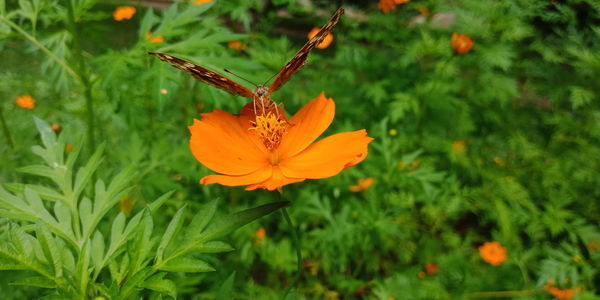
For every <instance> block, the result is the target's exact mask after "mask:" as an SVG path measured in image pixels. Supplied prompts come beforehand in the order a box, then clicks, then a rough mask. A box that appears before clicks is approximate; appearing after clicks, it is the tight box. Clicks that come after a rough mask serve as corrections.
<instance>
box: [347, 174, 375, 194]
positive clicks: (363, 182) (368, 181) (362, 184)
mask: <svg viewBox="0 0 600 300" xmlns="http://www.w3.org/2000/svg"><path fill="white" fill-rule="evenodd" d="M374 182H375V179H373V178H371V177H369V178H365V179H359V180H358V183H357V184H356V185H352V186H350V187H348V190H350V191H351V192H355V193H357V192H362V191H364V190H366V189H368V188H369V187H370V186H371V185H373V183H374Z"/></svg>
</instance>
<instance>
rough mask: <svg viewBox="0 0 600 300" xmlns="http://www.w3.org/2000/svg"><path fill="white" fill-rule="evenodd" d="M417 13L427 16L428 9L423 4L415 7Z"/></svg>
mask: <svg viewBox="0 0 600 300" xmlns="http://www.w3.org/2000/svg"><path fill="white" fill-rule="evenodd" d="M416 9H417V10H418V11H419V13H420V14H421V16H424V17H427V16H429V9H428V8H427V7H425V6H419V7H417V8H416Z"/></svg>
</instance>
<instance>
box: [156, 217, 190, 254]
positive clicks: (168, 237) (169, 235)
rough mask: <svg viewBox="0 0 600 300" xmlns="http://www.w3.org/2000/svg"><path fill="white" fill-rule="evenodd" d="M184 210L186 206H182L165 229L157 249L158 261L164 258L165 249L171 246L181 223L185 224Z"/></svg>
mask: <svg viewBox="0 0 600 300" xmlns="http://www.w3.org/2000/svg"><path fill="white" fill-rule="evenodd" d="M184 210H185V206H184V207H182V208H180V209H179V210H178V211H177V212H176V213H175V215H174V216H173V219H172V220H171V222H170V223H169V226H167V230H165V233H164V234H163V236H162V239H161V240H160V244H159V245H158V249H157V250H156V259H157V261H158V262H161V261H162V260H163V254H164V252H165V249H166V248H167V247H168V246H169V244H170V243H171V241H172V240H173V237H174V236H175V234H176V233H177V232H178V231H179V229H181V224H183V218H182V215H183V212H184Z"/></svg>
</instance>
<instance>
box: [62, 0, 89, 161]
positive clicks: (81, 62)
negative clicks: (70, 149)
mask: <svg viewBox="0 0 600 300" xmlns="http://www.w3.org/2000/svg"><path fill="white" fill-rule="evenodd" d="M67 13H68V15H67V17H68V18H67V21H68V22H67V25H68V27H69V31H70V32H71V35H72V36H73V56H74V57H75V59H76V60H77V62H78V72H77V73H79V77H80V78H81V84H82V85H83V94H84V97H85V106H86V110H87V123H88V124H87V125H88V126H87V127H88V133H87V139H88V149H89V150H90V151H89V153H90V156H91V155H92V154H93V153H94V149H96V140H95V121H94V101H93V98H92V87H91V84H90V80H89V77H88V74H87V68H86V64H85V58H84V57H83V54H82V51H81V43H80V41H79V32H78V31H77V24H76V21H75V10H74V9H73V2H72V0H68V1H67Z"/></svg>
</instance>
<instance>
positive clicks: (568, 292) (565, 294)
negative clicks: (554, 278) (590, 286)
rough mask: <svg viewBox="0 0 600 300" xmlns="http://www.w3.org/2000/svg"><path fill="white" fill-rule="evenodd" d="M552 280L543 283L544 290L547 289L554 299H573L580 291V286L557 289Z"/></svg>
mask: <svg viewBox="0 0 600 300" xmlns="http://www.w3.org/2000/svg"><path fill="white" fill-rule="evenodd" d="M552 284H553V282H549V283H548V284H546V285H544V290H546V291H548V293H550V294H551V295H552V296H554V297H555V298H556V299H573V297H575V294H576V293H579V292H581V288H570V289H559V288H557V287H555V286H552Z"/></svg>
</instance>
